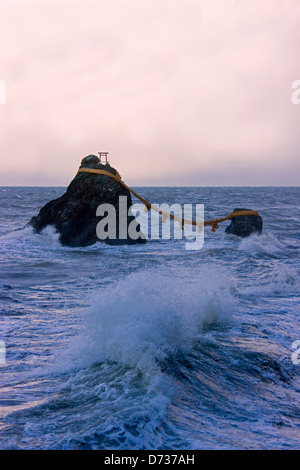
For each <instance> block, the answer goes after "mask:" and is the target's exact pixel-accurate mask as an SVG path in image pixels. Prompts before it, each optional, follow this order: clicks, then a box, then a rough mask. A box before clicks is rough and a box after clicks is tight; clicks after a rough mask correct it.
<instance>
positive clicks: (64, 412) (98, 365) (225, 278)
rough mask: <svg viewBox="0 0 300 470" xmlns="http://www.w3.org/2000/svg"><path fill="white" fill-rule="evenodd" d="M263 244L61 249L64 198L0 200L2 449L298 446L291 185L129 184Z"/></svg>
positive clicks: (297, 293) (3, 193)
mask: <svg viewBox="0 0 300 470" xmlns="http://www.w3.org/2000/svg"><path fill="white" fill-rule="evenodd" d="M134 189H135V190H136V191H137V192H138V193H139V194H140V195H141V196H142V197H143V198H145V199H146V200H148V201H151V202H152V203H153V204H163V203H165V204H169V205H171V204H180V205H181V206H183V205H184V204H203V205H204V217H205V220H210V219H213V218H219V217H223V216H225V215H227V214H229V213H230V212H232V211H233V209H234V208H236V207H239V208H247V209H252V210H257V211H258V212H259V214H260V215H261V217H262V219H263V231H262V234H257V233H256V234H252V235H251V236H249V237H248V238H240V237H237V236H235V235H229V234H226V233H225V228H226V227H227V226H228V225H229V222H228V221H226V222H223V223H221V224H220V225H219V228H218V229H217V230H216V231H215V232H212V231H211V230H210V227H205V228H204V242H203V246H201V248H199V249H197V250H190V249H187V244H186V240H185V239H184V237H182V239H180V238H175V237H173V238H172V237H170V238H169V239H166V238H160V237H153V238H150V237H149V239H148V240H147V243H146V244H136V245H122V246H121V245H120V246H111V245H108V244H105V243H104V242H103V241H99V242H98V243H96V244H94V245H92V246H88V247H82V248H81V247H76V248H71V247H66V246H62V245H61V244H60V241H59V234H58V233H56V231H55V229H54V228H53V227H52V226H48V227H46V228H45V229H44V230H43V231H42V232H41V233H40V234H35V233H34V232H33V230H32V228H30V227H28V226H26V224H27V223H28V221H29V220H30V218H31V217H32V216H34V215H37V213H38V211H39V210H40V208H41V207H42V206H43V205H44V204H45V203H46V202H48V201H50V200H52V199H55V198H58V197H59V196H61V195H62V194H63V193H64V192H65V188H63V187H1V188H0V198H1V204H0V212H1V218H0V247H1V250H0V266H1V270H0V305H1V310H0V448H1V449H2V450H104V449H106V450H107V449H109V450H115V451H116V450H119V451H122V450H143V449H144V450H164V449H168V450H209V449H212V450H254V449H257V450H270V449H283V450H296V449H299V448H300V406H299V405H300V399H299V397H300V396H299V391H300V380H299V376H300V323H299V319H300V311H299V310H300V243H299V242H300V188H299V187H139V188H134Z"/></svg>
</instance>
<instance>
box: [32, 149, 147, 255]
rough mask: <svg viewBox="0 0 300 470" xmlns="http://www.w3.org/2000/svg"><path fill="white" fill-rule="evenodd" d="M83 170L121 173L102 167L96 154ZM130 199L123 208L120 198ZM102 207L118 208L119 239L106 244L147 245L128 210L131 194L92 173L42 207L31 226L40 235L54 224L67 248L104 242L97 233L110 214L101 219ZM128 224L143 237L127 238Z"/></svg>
mask: <svg viewBox="0 0 300 470" xmlns="http://www.w3.org/2000/svg"><path fill="white" fill-rule="evenodd" d="M80 167H86V168H94V169H99V170H105V171H108V172H110V173H112V174H114V175H115V174H117V171H116V170H115V169H114V168H112V167H111V166H110V165H109V164H108V163H107V164H105V165H102V164H101V163H100V160H99V158H98V157H96V156H95V155H89V156H87V157H85V158H84V159H83V160H82V162H81V165H80ZM120 196H126V198H127V199H125V198H121V199H122V200H123V201H126V206H124V203H123V204H122V205H121V204H120V205H119V201H120V199H119V197H120ZM100 204H110V205H112V206H113V207H114V208H115V214H116V217H115V221H116V237H115V238H114V239H111V238H106V239H104V240H103V241H104V242H105V243H108V244H111V245H120V244H133V243H145V242H146V239H145V236H144V235H143V234H142V233H141V231H140V225H139V224H138V223H137V222H136V220H135V217H134V216H133V215H132V214H131V213H130V212H129V213H128V209H129V208H130V206H131V205H132V200H131V194H130V192H129V191H128V190H127V189H126V188H125V187H124V186H123V185H122V184H121V183H119V182H118V181H115V180H114V179H112V178H110V177H109V176H106V175H97V174H91V173H78V174H77V175H76V176H75V178H74V179H73V180H72V181H71V183H70V184H69V186H68V188H67V190H66V192H65V193H64V194H63V195H62V196H61V197H59V198H58V199H54V200H52V201H50V202H48V203H47V204H46V205H45V206H44V207H42V208H41V210H40V212H39V214H38V215H37V216H34V217H32V219H31V220H30V222H29V224H28V225H31V226H32V227H33V228H34V230H35V231H36V232H37V233H39V232H41V230H43V228H45V227H46V226H47V225H53V226H54V227H55V228H56V230H57V231H58V232H59V233H60V242H61V243H62V244H63V245H67V246H74V247H75V246H88V245H93V244H94V243H96V242H98V241H100V240H99V237H98V236H97V233H96V227H97V224H98V223H99V221H101V219H102V220H104V218H105V216H106V217H107V214H102V216H100V217H99V216H97V215H96V211H97V208H98V206H99V205H100ZM120 224H122V227H123V229H122V235H120V236H119V225H120ZM124 224H125V228H126V229H127V228H128V226H129V224H130V225H131V226H132V224H133V225H134V224H135V230H136V232H139V237H138V238H136V239H133V238H131V237H129V236H128V233H127V232H128V231H127V230H126V231H125V232H126V234H125V237H124Z"/></svg>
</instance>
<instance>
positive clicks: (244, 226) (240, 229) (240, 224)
mask: <svg viewBox="0 0 300 470" xmlns="http://www.w3.org/2000/svg"><path fill="white" fill-rule="evenodd" d="M246 210H251V209H240V208H236V209H234V212H235V211H246ZM262 227H263V221H262V218H261V216H260V215H239V216H236V217H233V219H231V223H230V225H228V227H226V229H225V233H232V234H234V235H238V236H239V237H243V238H245V237H249V235H251V233H255V232H257V233H261V232H262Z"/></svg>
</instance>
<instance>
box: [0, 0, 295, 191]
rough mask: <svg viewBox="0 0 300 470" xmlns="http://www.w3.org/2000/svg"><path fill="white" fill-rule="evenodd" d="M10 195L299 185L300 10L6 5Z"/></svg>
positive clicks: (242, 5)
mask: <svg viewBox="0 0 300 470" xmlns="http://www.w3.org/2000/svg"><path fill="white" fill-rule="evenodd" d="M0 37H1V43H0V80H2V81H4V82H5V85H6V104H0V126H1V127H0V128H1V132H0V155H1V176H0V185H37V186H42V185H54V186H56V185H57V186H60V185H62V186H65V185H67V184H68V183H69V182H70V180H71V179H72V178H73V177H74V174H75V173H76V171H77V169H78V166H79V164H80V161H81V159H82V158H83V157H85V156H86V155H89V154H91V153H93V154H97V152H98V151H108V152H109V160H110V163H111V164H112V166H114V167H115V168H117V169H118V171H119V172H120V174H121V175H122V177H123V179H124V180H125V181H126V183H127V184H129V185H135V186H138V185H149V186H152V185H153V186H155V185H167V186H170V185H179V186H180V185H195V186H198V185H213V186H214V185H216V186H218V185H237V186H242V185H299V174H300V163H299V162H300V158H299V156H300V139H299V130H300V104H299V105H295V104H293V103H292V100H291V95H292V93H293V89H292V83H293V82H294V81H295V80H300V1H299V0H202V1H201V0H1V3H0Z"/></svg>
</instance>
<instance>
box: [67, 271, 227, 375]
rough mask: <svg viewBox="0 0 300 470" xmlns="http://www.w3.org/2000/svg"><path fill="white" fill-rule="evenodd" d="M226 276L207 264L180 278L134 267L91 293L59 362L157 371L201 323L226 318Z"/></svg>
mask: <svg viewBox="0 0 300 470" xmlns="http://www.w3.org/2000/svg"><path fill="white" fill-rule="evenodd" d="M231 284H232V283H231V281H229V280H228V278H226V276H225V275H224V276H222V275H221V274H220V272H216V270H214V269H213V268H211V267H202V268H201V272H198V273H197V274H195V272H194V273H193V276H191V275H190V276H188V275H187V276H186V277H185V278H182V277H181V276H180V275H178V274H176V273H175V272H173V273H170V270H168V271H164V269H160V270H153V271H151V270H150V271H146V272H135V273H133V274H131V275H128V276H127V277H126V278H125V279H122V280H119V281H118V282H115V283H113V284H112V285H110V286H108V287H106V288H101V289H100V290H99V292H97V293H94V294H92V295H91V297H90V299H89V303H90V305H89V306H88V307H87V309H86V311H85V312H84V318H83V319H82V320H83V325H82V330H81V331H80V333H79V334H78V335H77V336H76V337H75V338H73V341H72V343H71V344H69V347H68V350H65V351H64V352H61V353H60V367H66V366H67V365H68V364H69V366H71V367H74V366H78V367H84V366H88V365H91V364H92V363H95V362H103V361H115V362H119V363H125V364H127V365H129V366H133V367H137V368H139V369H141V370H147V371H148V370H151V369H155V370H157V369H158V368H159V364H161V363H163V362H164V361H165V360H167V359H168V358H169V357H170V356H172V355H176V354H177V353H178V352H183V353H185V352H188V351H189V350H190V349H191V348H192V347H193V344H194V342H195V341H196V339H197V338H198V336H199V334H201V330H202V327H203V325H206V324H211V323H216V322H217V323H218V322H228V321H230V320H231V318H232V312H233V310H234V308H235V307H236V304H235V300H234V297H233V295H232V294H231V287H232V285H231Z"/></svg>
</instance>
